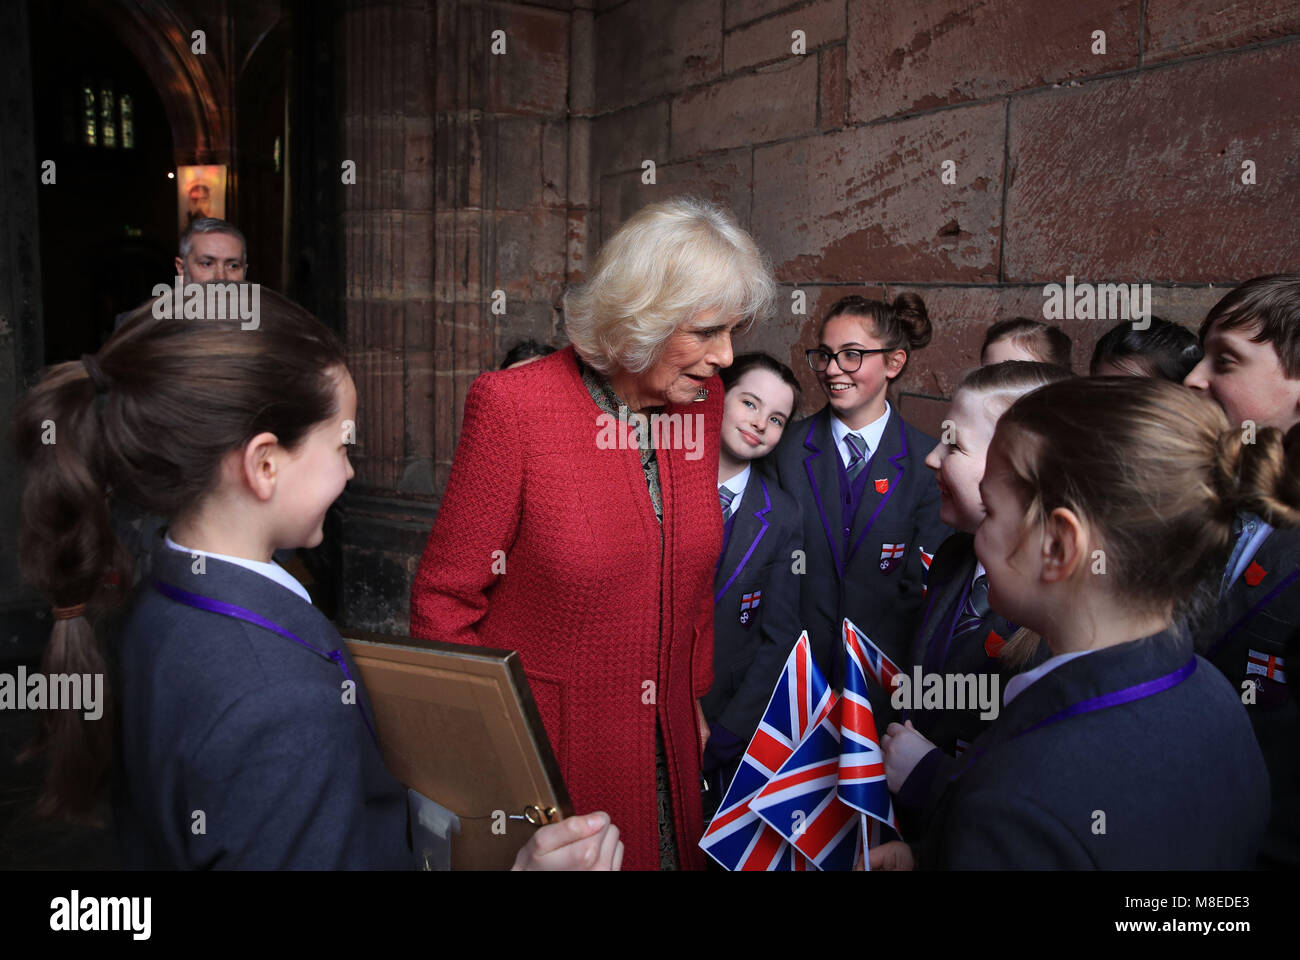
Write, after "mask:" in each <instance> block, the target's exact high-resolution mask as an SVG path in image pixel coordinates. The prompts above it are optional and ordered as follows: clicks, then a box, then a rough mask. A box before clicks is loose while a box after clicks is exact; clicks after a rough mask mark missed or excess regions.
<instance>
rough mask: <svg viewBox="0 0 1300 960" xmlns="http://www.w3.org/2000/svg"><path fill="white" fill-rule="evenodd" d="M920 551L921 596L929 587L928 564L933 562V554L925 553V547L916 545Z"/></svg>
mask: <svg viewBox="0 0 1300 960" xmlns="http://www.w3.org/2000/svg"><path fill="white" fill-rule="evenodd" d="M916 549H917V550H919V551H921V596H923V597H924V596H925V595H926V593H927V591H929V589H930V564H931V563H933V562H934V554H933V553H926V552H925V547H922V546H917V548H916Z"/></svg>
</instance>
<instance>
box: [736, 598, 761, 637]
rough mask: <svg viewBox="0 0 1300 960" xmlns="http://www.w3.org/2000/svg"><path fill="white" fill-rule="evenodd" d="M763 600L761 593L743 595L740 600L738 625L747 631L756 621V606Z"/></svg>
mask: <svg viewBox="0 0 1300 960" xmlns="http://www.w3.org/2000/svg"><path fill="white" fill-rule="evenodd" d="M762 599H763V591H762V590H755V591H754V592H753V593H746V594H743V595H742V596H741V598H740V625H741V626H742V627H745V628H746V629H748V627H749V625H750V624H751V623H753V622H754V621H755V620H757V619H758V612H757V611H758V604H759V602H760V601H761V600H762Z"/></svg>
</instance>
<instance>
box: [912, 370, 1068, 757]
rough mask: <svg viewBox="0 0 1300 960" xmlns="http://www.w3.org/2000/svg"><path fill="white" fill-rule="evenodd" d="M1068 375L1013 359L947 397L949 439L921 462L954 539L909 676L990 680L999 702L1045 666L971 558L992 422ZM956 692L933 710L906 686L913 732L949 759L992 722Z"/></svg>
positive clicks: (939, 570) (941, 559) (932, 578)
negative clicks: (1011, 686) (993, 602)
mask: <svg viewBox="0 0 1300 960" xmlns="http://www.w3.org/2000/svg"><path fill="white" fill-rule="evenodd" d="M1069 375H1070V374H1069V371H1067V370H1065V369H1063V368H1061V367H1058V366H1055V365H1053V364H1047V363H1034V362H1029V361H1021V360H1009V361H1006V362H1004V363H997V364H993V365H992V366H986V367H979V368H977V369H975V370H973V371H971V372H970V373H969V374H967V376H966V377H965V378H964V379H963V380H962V381H961V383H960V384H959V385H958V387H957V390H956V391H955V393H954V394H953V398H952V405H951V407H949V409H948V412H947V415H946V417H945V419H944V428H945V431H946V432H945V435H944V436H942V437H940V442H939V443H937V444H935V447H934V449H933V450H931V451H930V453H929V455H928V456H927V457H926V458H925V464H926V466H927V467H929V468H930V469H931V470H933V471H934V473H935V478H936V481H937V483H938V486H939V496H940V498H941V501H940V507H939V518H940V519H941V520H943V522H944V523H946V524H947V525H948V526H950V527H952V528H953V529H954V530H956V531H957V532H956V533H954V534H953V535H952V536H951V537H949V538H948V539H947V540H945V541H944V542H943V544H942V545H941V546H940V547H939V549H938V551H937V552H936V553H935V555H934V561H933V562H932V563H931V565H930V575H929V579H928V581H927V583H928V589H927V591H926V604H925V613H924V615H923V616H922V620H921V628H920V630H919V631H918V632H917V636H916V642H915V643H914V644H913V647H912V652H911V656H910V657H909V659H908V661H907V663H906V668H907V670H908V672H911V671H912V670H913V669H914V668H915V667H918V666H919V667H920V668H921V671H922V676H923V677H932V676H936V675H937V676H942V677H947V676H949V675H957V676H973V677H995V678H997V682H996V683H993V682H990V683H989V687H990V689H991V690H992V691H993V692H995V693H997V694H998V702H999V703H1000V699H1001V698H1000V691H1001V690H1002V689H1004V688H1005V686H1006V682H1007V681H1008V680H1009V679H1010V678H1011V677H1012V676H1014V675H1015V674H1016V673H1019V672H1020V671H1021V670H1022V669H1024V668H1025V667H1026V666H1027V665H1032V664H1033V663H1034V662H1036V661H1038V660H1041V659H1046V657H1045V653H1046V647H1045V646H1044V645H1042V642H1041V640H1040V638H1038V637H1037V636H1036V635H1034V634H1032V633H1030V632H1029V631H1024V630H1020V629H1019V628H1018V627H1016V626H1015V625H1014V624H1012V623H1011V622H1010V621H1008V620H1007V619H1006V618H1005V617H1003V616H1002V615H1001V614H999V613H998V612H997V611H995V610H993V608H992V607H991V606H990V605H989V601H988V574H987V573H986V572H985V570H984V566H983V564H981V563H980V562H979V559H978V558H977V557H976V556H975V530H976V528H978V527H979V525H980V522H981V521H982V520H983V519H984V504H983V502H982V501H981V500H980V491H979V484H980V480H981V479H982V478H983V476H984V464H985V460H986V458H987V456H988V450H989V443H990V441H991V440H992V439H993V431H994V430H995V429H996V428H997V422H998V418H999V417H1000V416H1002V414H1003V413H1005V412H1006V410H1007V408H1008V407H1010V406H1011V404H1012V403H1014V402H1015V401H1016V399H1017V398H1019V397H1021V396H1023V395H1024V394H1026V393H1028V392H1029V391H1031V390H1036V389H1037V388H1039V387H1041V386H1044V385H1046V384H1048V383H1054V382H1056V381H1058V380H1063V379H1065V378H1066V377H1068V376H1069ZM947 688H948V687H947V684H945V688H944V689H947ZM954 689H956V688H955V687H954ZM962 690H963V694H964V696H963V699H964V701H965V702H963V703H961V704H956V703H946V702H945V703H940V704H938V705H937V706H936V707H935V708H933V709H930V708H928V707H927V705H926V704H925V703H924V702H922V701H921V698H920V696H919V695H918V692H917V691H916V690H915V689H912V690H911V697H910V698H909V699H910V700H911V701H912V703H911V704H910V705H909V707H908V709H907V710H906V713H907V716H908V717H909V718H910V719H911V720H912V721H913V723H914V724H915V726H916V729H917V730H919V731H920V732H921V733H922V734H924V735H925V736H926V737H927V738H928V739H929V740H931V741H932V742H933V743H934V744H935V745H936V746H937V747H939V748H940V749H941V750H943V751H944V752H945V753H947V754H950V755H956V754H959V753H961V752H962V751H963V750H965V749H966V747H968V746H969V745H970V743H971V742H972V741H974V739H975V738H976V737H977V736H978V735H979V734H980V732H981V731H983V729H984V728H985V727H986V726H987V725H988V723H989V718H988V717H987V716H985V714H986V713H987V712H989V711H985V710H984V709H982V708H981V706H980V705H979V704H978V703H976V702H974V701H972V700H971V699H970V698H969V697H968V696H965V693H966V692H967V688H966V687H963V688H962ZM994 712H995V711H994Z"/></svg>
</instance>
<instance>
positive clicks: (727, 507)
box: [718, 487, 736, 523]
mask: <svg viewBox="0 0 1300 960" xmlns="http://www.w3.org/2000/svg"><path fill="white" fill-rule="evenodd" d="M718 499H719V500H720V501H722V522H723V523H726V522H727V520H728V518H730V516H731V501H732V500H735V499H736V493H735V491H734V490H732V489H731V488H730V487H718Z"/></svg>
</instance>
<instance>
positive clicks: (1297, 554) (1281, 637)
mask: <svg viewBox="0 0 1300 960" xmlns="http://www.w3.org/2000/svg"><path fill="white" fill-rule="evenodd" d="M1197 649H1198V650H1200V651H1201V652H1202V653H1203V654H1204V655H1205V657H1206V658H1207V659H1209V660H1210V661H1211V662H1212V663H1213V664H1214V665H1215V666H1216V667H1218V668H1219V669H1220V670H1221V671H1223V674H1224V676H1226V677H1227V678H1228V681H1229V682H1230V683H1231V684H1232V686H1233V688H1234V689H1235V690H1236V691H1237V696H1238V698H1241V699H1243V702H1244V703H1245V704H1246V713H1247V714H1248V715H1249V716H1250V720H1251V724H1252V726H1253V727H1254V730H1255V736H1256V738H1257V739H1258V740H1259V746H1260V749H1261V750H1262V751H1263V753H1264V761H1265V762H1266V763H1267V764H1268V773H1269V778H1270V780H1271V782H1272V790H1273V815H1272V818H1271V819H1270V821H1269V827H1268V832H1267V833H1266V834H1265V836H1264V840H1263V844H1262V846H1261V848H1260V854H1259V865H1260V866H1264V867H1290V868H1291V869H1296V868H1300V706H1297V703H1296V697H1295V694H1294V692H1293V685H1294V683H1295V681H1294V680H1293V679H1292V678H1293V676H1294V673H1293V671H1295V670H1296V669H1300V663H1298V662H1297V658H1300V530H1282V529H1279V530H1274V531H1273V532H1272V533H1270V534H1269V535H1268V538H1267V539H1266V540H1265V541H1264V542H1263V543H1262V544H1261V545H1260V547H1259V550H1258V551H1257V552H1256V554H1255V556H1254V558H1253V559H1252V560H1251V562H1250V563H1249V564H1248V565H1247V566H1246V569H1245V570H1243V571H1242V574H1241V576H1239V577H1238V578H1237V579H1236V580H1235V581H1234V582H1233V583H1232V584H1230V585H1229V587H1228V591H1227V594H1226V595H1225V596H1224V597H1223V599H1222V601H1221V602H1220V603H1219V605H1218V607H1217V608H1216V611H1215V614H1214V616H1213V617H1212V618H1211V619H1210V621H1209V622H1207V623H1206V625H1205V626H1204V627H1203V629H1202V630H1201V631H1200V632H1199V633H1198V635H1197ZM1251 663H1254V664H1256V666H1255V667H1254V668H1253V669H1248V665H1249V664H1251ZM1247 680H1250V681H1253V686H1252V688H1251V689H1250V690H1249V695H1247V692H1248V691H1247V688H1246V687H1245V683H1246V681H1247ZM1252 701H1253V702H1252Z"/></svg>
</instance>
